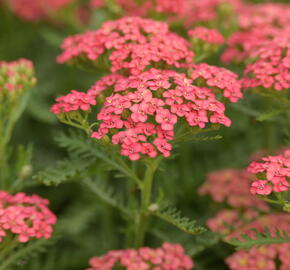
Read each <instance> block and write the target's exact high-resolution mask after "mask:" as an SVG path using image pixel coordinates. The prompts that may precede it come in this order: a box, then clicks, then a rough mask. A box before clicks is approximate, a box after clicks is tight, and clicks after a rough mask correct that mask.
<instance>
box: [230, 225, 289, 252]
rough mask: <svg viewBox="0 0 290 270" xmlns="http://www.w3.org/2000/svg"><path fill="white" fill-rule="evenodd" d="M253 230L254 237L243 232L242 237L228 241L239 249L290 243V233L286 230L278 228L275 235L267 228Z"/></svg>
mask: <svg viewBox="0 0 290 270" xmlns="http://www.w3.org/2000/svg"><path fill="white" fill-rule="evenodd" d="M253 231H254V233H255V237H254V238H252V237H250V236H248V235H247V234H243V235H241V239H237V238H234V239H231V240H228V241H227V242H228V243H229V244H231V245H233V246H235V247H236V248H237V249H250V248H252V247H254V246H261V245H270V244H282V243H290V235H289V234H288V233H287V232H285V231H281V230H277V231H276V233H275V235H274V236H273V235H271V233H270V231H269V229H267V228H265V229H264V232H259V231H257V230H256V229H253Z"/></svg>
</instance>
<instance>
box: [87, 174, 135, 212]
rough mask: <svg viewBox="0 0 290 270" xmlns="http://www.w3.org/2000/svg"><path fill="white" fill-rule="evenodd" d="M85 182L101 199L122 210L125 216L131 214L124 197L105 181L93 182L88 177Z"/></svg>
mask: <svg viewBox="0 0 290 270" xmlns="http://www.w3.org/2000/svg"><path fill="white" fill-rule="evenodd" d="M83 183H84V184H85V185H86V186H87V187H88V188H89V190H90V191H91V192H93V193H94V194H95V195H96V196H97V197H98V198H99V199H101V200H102V201H104V202H105V203H107V204H109V205H111V206H112V207H114V208H116V209H118V210H120V211H121V212H122V213H123V214H124V215H125V216H127V217H130V216H131V214H130V211H129V210H128V209H127V208H126V207H125V205H124V198H122V197H120V195H118V194H117V193H116V192H115V191H114V190H113V188H112V187H110V186H109V185H108V184H106V182H105V181H101V180H97V181H95V182H93V181H92V180H90V179H86V180H85V181H84V182H83Z"/></svg>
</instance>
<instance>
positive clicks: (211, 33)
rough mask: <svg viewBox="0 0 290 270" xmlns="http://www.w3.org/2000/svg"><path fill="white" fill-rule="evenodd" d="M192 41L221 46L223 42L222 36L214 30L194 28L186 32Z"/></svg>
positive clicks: (200, 27)
mask: <svg viewBox="0 0 290 270" xmlns="http://www.w3.org/2000/svg"><path fill="white" fill-rule="evenodd" d="M188 35H189V36H190V37H191V38H192V39H197V40H202V41H203V42H205V43H209V44H217V45H222V44H223V43H224V42H225V39H224V37H223V35H222V34H221V33H220V32H218V31H217V30H215V29H209V28H206V27H202V26H199V27H196V28H194V29H191V30H189V31H188Z"/></svg>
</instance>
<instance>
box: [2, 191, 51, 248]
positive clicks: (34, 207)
mask: <svg viewBox="0 0 290 270" xmlns="http://www.w3.org/2000/svg"><path fill="white" fill-rule="evenodd" d="M48 204H49V202H48V200H46V199H43V198H40V197H39V196H37V195H32V196H28V195H26V194H24V193H17V194H16V195H10V194H9V193H7V192H5V191H0V242H2V241H3V238H4V237H5V236H6V235H7V234H8V233H12V234H13V235H16V236H17V239H18V241H19V242H21V243H25V242H28V241H29V240H30V239H31V238H37V239H38V238H47V239H48V238H50V237H51V233H52V231H53V228H52V225H54V224H55V223H56V216H55V215H54V214H53V213H52V212H51V211H50V210H49V209H48V207H47V206H48Z"/></svg>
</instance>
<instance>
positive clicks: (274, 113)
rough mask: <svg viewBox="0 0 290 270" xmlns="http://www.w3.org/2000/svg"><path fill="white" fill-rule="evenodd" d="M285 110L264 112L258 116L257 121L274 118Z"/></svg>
mask: <svg viewBox="0 0 290 270" xmlns="http://www.w3.org/2000/svg"><path fill="white" fill-rule="evenodd" d="M284 111H285V110H275V111H271V112H268V113H263V114H260V115H259V116H257V118H256V119H257V121H260V122H263V121H266V120H271V119H272V118H274V117H276V116H278V115H279V114H281V113H283V112H284Z"/></svg>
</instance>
